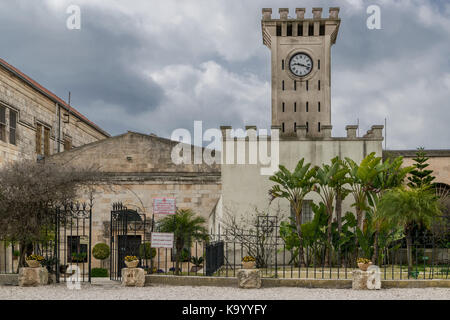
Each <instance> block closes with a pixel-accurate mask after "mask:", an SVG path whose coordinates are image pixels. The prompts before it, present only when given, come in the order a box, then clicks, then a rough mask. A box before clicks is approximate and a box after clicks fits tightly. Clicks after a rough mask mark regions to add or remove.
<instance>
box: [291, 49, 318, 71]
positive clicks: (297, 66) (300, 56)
mask: <svg viewBox="0 0 450 320" xmlns="http://www.w3.org/2000/svg"><path fill="white" fill-rule="evenodd" d="M312 67H313V62H312V59H311V57H310V56H308V55H307V54H306V53H296V54H295V55H293V56H292V58H291V61H289V69H290V70H291V72H292V73H293V74H294V75H296V76H298V77H304V76H306V75H308V74H309V73H310V72H311V70H312Z"/></svg>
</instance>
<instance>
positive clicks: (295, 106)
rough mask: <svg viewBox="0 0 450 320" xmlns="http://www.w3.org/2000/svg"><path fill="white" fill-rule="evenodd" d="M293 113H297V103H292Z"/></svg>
mask: <svg viewBox="0 0 450 320" xmlns="http://www.w3.org/2000/svg"><path fill="white" fill-rule="evenodd" d="M294 112H297V102H294Z"/></svg>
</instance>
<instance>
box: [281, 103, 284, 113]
mask: <svg viewBox="0 0 450 320" xmlns="http://www.w3.org/2000/svg"><path fill="white" fill-rule="evenodd" d="M281 111H282V112H284V102H282V103H281Z"/></svg>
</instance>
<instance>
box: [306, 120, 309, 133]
mask: <svg viewBox="0 0 450 320" xmlns="http://www.w3.org/2000/svg"><path fill="white" fill-rule="evenodd" d="M308 131H309V123H308V121H306V132H308Z"/></svg>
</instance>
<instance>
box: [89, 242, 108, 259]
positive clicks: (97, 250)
mask: <svg viewBox="0 0 450 320" xmlns="http://www.w3.org/2000/svg"><path fill="white" fill-rule="evenodd" d="M109 254H110V249H109V246H108V245H107V244H106V243H97V244H96V245H95V246H94V248H92V255H93V256H94V258H95V259H97V260H105V259H108V258H109Z"/></svg>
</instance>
